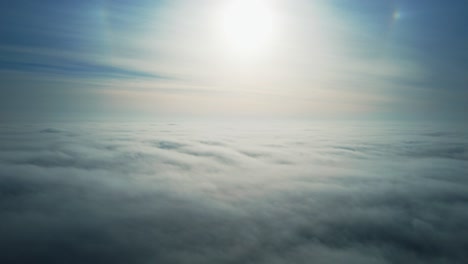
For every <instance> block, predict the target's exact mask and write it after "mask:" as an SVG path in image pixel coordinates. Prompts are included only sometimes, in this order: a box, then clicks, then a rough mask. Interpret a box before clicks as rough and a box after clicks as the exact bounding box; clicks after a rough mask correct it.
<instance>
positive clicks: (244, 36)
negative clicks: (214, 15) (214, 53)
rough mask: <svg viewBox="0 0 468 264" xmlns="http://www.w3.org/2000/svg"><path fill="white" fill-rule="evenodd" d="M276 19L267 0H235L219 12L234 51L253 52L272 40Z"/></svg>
mask: <svg viewBox="0 0 468 264" xmlns="http://www.w3.org/2000/svg"><path fill="white" fill-rule="evenodd" d="M274 20H275V17H274V13H273V12H272V10H271V8H270V6H268V4H267V1H262V0H232V1H230V2H229V3H227V5H225V6H224V7H223V8H222V10H221V12H220V13H219V22H218V25H219V26H220V31H221V33H222V35H223V38H224V40H225V42H226V45H227V46H228V47H229V48H230V49H231V51H233V52H235V53H237V54H240V55H254V54H255V53H258V52H261V51H262V49H264V48H266V47H267V46H268V45H269V44H271V42H272V37H273V33H274V22H275V21H274Z"/></svg>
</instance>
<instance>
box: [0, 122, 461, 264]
mask: <svg viewBox="0 0 468 264" xmlns="http://www.w3.org/2000/svg"><path fill="white" fill-rule="evenodd" d="M0 131H1V132H0V145H1V148H0V222H1V224H0V234H1V236H0V248H2V254H0V262H1V263H311V262H314V263H463V262H465V261H466V260H467V259H468V254H467V253H466V250H465V249H466V248H468V239H467V237H468V211H467V210H466V208H467V205H468V179H467V177H466V172H467V171H468V154H467V149H468V139H467V135H466V133H463V132H457V130H455V129H445V130H440V129H434V128H429V127H420V128H414V127H408V126H395V125H393V126H390V125H369V124H367V125H363V126H359V127H358V126H338V125H331V124H328V125H325V124H310V125H292V124H289V125H288V126H280V125H270V126H264V127H262V126H259V125H257V126H252V125H250V126H247V125H245V126H236V125H231V124H224V125H223V124H208V125H207V124H204V125H201V124H198V125H196V124H191V125H189V124H135V123H130V124H118V125H117V124H98V123H86V124H84V123H81V124H77V123H74V124H48V125H45V124H41V125H29V126H26V125H24V126H22V125H3V126H2V128H1V130H0ZM461 131H463V130H461Z"/></svg>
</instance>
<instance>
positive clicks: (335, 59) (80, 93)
mask: <svg viewBox="0 0 468 264" xmlns="http://www.w3.org/2000/svg"><path fill="white" fill-rule="evenodd" d="M231 2H233V1H228V0H226V1H222V0H221V1H215V0H201V1H182V0H177V1H122V0H119V1H110V0H108V1H105V0H100V1H86V2H82V1H79V2H77V1H55V0H48V1H40V2H39V1H1V2H0V89H1V90H0V92H1V95H2V96H1V97H0V111H1V113H2V115H1V117H2V118H8V119H15V118H18V117H26V118H37V117H38V116H41V117H44V118H48V117H50V118H54V117H57V116H70V117H78V116H79V117H81V118H87V117H91V116H102V117H111V116H125V117H129V118H139V117H172V116H187V117H193V116H198V117H205V116H208V117H223V116H236V117H273V116H274V117H284V118H312V119H313V118H320V119H336V118H338V119H340V118H341V119H342V118H345V119H349V118H351V119H353V118H356V119H362V118H364V119H365V118H372V119H375V118H378V119H388V118H389V119H408V118H410V119H425V120H427V119H458V120H460V119H462V120H463V119H465V113H466V105H467V102H468V77H466V76H467V75H466V71H467V69H468V65H467V64H468V49H466V47H468V28H467V27H466V24H467V22H468V21H467V20H468V18H467V17H466V13H467V12H468V3H467V2H466V1H461V0H454V1H449V2H447V1H415V0H407V1H402V0H401V1H396V0H393V1H390V0H378V1H375V0H374V1H371V0H357V1H344V0H334V1H305V0H295V1H284V0H272V1H266V0H265V1H261V0H258V1H257V2H259V3H260V4H259V5H261V6H262V7H261V8H260V9H258V8H257V7H256V6H255V5H254V4H244V6H242V8H241V9H242V10H243V11H241V12H240V11H238V10H237V9H233V8H230V7H229V6H230V5H231V4H232V3H231ZM251 3H252V1H251ZM263 7H265V8H264V9H265V10H267V12H268V14H267V15H265V14H263V13H265V12H263V11H262V8H263ZM257 9H258V10H260V11H258V10H257ZM232 10H237V11H235V12H234V11H232ZM249 14H250V17H249ZM270 14H271V17H272V19H271V21H273V22H272V24H271V25H270V24H268V25H267V24H265V23H263V22H262V20H261V19H262V18H265V17H267V18H268V19H270ZM262 16H263V17H262ZM226 17H233V18H232V21H230V22H229V23H230V24H229V26H226V25H225V24H224V22H225V21H224V20H225V19H226ZM252 17H253V18H252ZM248 19H250V20H248ZM259 21H260V22H259ZM268 21H269V20H268ZM262 23H263V24H262ZM267 27H268V29H267ZM252 29H256V30H258V32H256V31H252ZM267 31H268V32H269V33H271V35H268V36H264V38H263V39H260V38H259V37H258V35H261V34H264V33H265V32H267ZM270 31H271V32H270ZM242 32H244V33H245V34H243V33H242ZM247 33H249V34H247ZM262 36H263V35H262ZM239 43H242V45H244V46H245V45H249V46H248V48H246V47H242V48H241V46H240V44H239ZM236 45H237V46H236Z"/></svg>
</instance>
